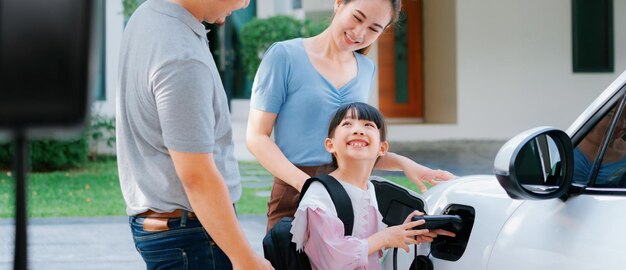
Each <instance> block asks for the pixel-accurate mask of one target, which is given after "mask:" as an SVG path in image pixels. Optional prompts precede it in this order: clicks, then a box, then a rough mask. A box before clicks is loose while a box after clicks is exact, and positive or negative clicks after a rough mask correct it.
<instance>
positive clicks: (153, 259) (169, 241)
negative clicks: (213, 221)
mask: <svg viewBox="0 0 626 270" xmlns="http://www.w3.org/2000/svg"><path fill="white" fill-rule="evenodd" d="M144 220H145V218H143V217H135V216H131V217H129V223H130V228H131V231H132V234H133V240H134V241H135V248H136V249H137V251H139V254H140V255H141V257H142V258H143V260H144V262H145V263H146V269H155V270H156V269H159V270H160V269H163V270H165V269H167V270H170V269H177V270H178V269H180V270H193V269H232V268H233V266H232V264H231V263H230V260H229V259H228V257H227V256H226V254H224V252H223V251H222V250H221V249H220V247H218V246H217V245H216V244H215V242H214V241H213V239H211V236H209V234H208V233H207V232H206V231H205V230H204V228H203V227H202V224H200V221H199V220H198V219H191V218H187V217H186V216H184V217H182V218H170V219H169V221H168V227H169V230H167V231H162V232H146V231H144V230H143V222H144Z"/></svg>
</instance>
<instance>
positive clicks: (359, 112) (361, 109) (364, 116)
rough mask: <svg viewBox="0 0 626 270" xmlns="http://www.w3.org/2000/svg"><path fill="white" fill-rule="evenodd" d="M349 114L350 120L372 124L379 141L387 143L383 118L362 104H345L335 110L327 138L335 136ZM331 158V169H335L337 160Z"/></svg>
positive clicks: (373, 109)
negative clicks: (375, 127)
mask: <svg viewBox="0 0 626 270" xmlns="http://www.w3.org/2000/svg"><path fill="white" fill-rule="evenodd" d="M349 113H350V117H351V118H352V119H356V120H367V121H372V122H374V124H376V126H377V127H378V132H379V133H380V141H381V142H384V141H387V124H386V123H385V118H384V117H383V115H382V114H381V113H380V112H379V111H378V110H377V109H376V108H374V107H373V106H371V105H369V104H367V103H363V102H354V103H349V104H345V105H343V106H341V107H339V109H337V112H335V115H334V116H333V118H331V120H330V125H329V126H328V138H332V137H333V136H334V135H335V130H336V129H337V127H338V126H339V125H340V124H341V121H343V119H345V118H346V116H348V114H349ZM331 156H332V157H333V163H332V165H331V166H332V167H331V168H333V169H334V168H337V159H336V158H335V156H334V155H331Z"/></svg>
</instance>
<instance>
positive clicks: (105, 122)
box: [0, 115, 115, 171]
mask: <svg viewBox="0 0 626 270" xmlns="http://www.w3.org/2000/svg"><path fill="white" fill-rule="evenodd" d="M99 143H102V144H105V145H106V146H107V147H110V148H114V147H115V118H111V117H109V118H107V117H102V116H98V115H95V116H93V117H92V119H91V122H90V125H89V126H88V127H87V128H85V130H84V131H83V133H82V136H80V138H77V139H74V140H67V141H60V140H35V141H31V142H29V143H28V152H29V157H30V158H29V162H30V164H29V165H30V169H31V170H33V171H54V170H63V169H69V168H76V167H80V166H82V165H84V164H85V162H86V161H87V159H88V158H91V159H95V158H96V157H97V153H96V152H95V149H90V148H93V146H94V145H96V144H99ZM90 144H91V147H90ZM12 159H13V145H12V144H11V143H1V144H0V168H2V169H8V168H10V167H11V165H12V162H13V161H12Z"/></svg>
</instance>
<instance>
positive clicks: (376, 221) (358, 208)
mask: <svg viewBox="0 0 626 270" xmlns="http://www.w3.org/2000/svg"><path fill="white" fill-rule="evenodd" d="M339 183H341V185H342V186H343V187H344V189H345V190H346V192H347V193H348V196H350V201H351V202H352V208H353V211H354V226H353V229H352V235H351V236H344V228H343V223H342V222H341V220H340V219H339V217H337V210H336V209H335V206H334V204H333V202H332V200H331V199H330V195H329V194H328V192H327V191H326V188H324V186H323V185H322V184H321V183H319V182H313V183H312V184H311V186H310V187H309V189H308V190H307V192H306V193H305V194H304V197H303V198H302V201H301V202H300V205H299V206H298V210H297V211H296V214H295V218H294V220H293V222H292V227H291V233H292V234H293V238H292V242H294V243H296V246H297V248H298V250H302V249H304V252H305V253H306V254H307V256H308V257H309V260H310V262H311V266H312V268H313V270H316V269H324V270H333V269H341V270H343V269H381V265H380V256H381V252H376V253H374V254H372V255H371V256H368V255H367V250H368V242H367V238H368V237H369V236H371V235H372V234H374V233H376V232H378V231H380V230H383V229H384V228H385V227H387V225H385V224H384V223H383V222H382V216H381V214H380V212H379V211H378V202H377V201H376V193H375V191H374V185H372V183H371V182H368V183H367V190H363V189H360V188H358V187H356V186H354V185H351V184H348V183H346V182H343V181H339Z"/></svg>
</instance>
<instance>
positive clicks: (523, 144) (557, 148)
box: [494, 127, 574, 200]
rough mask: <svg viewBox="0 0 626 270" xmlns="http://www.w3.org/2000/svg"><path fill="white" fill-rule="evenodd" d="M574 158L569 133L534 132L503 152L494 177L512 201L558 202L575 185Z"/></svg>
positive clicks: (509, 144)
mask: <svg viewBox="0 0 626 270" xmlns="http://www.w3.org/2000/svg"><path fill="white" fill-rule="evenodd" d="M573 156H574V152H573V147H572V141H571V140H570V138H569V136H568V135H567V133H565V132H563V131H561V130H559V129H555V128H550V127H539V128H534V129H531V130H528V131H525V132H523V133H521V134H519V135H517V136H515V137H513V138H512V139H510V140H509V141H508V142H506V143H505V144H504V145H503V146H502V148H500V151H498V154H497V155H496V159H495V162H494V174H495V175H496V178H497V179H498V182H500V185H501V186H502V187H503V188H504V189H505V191H506V192H507V194H508V195H509V196H510V197H511V198H513V199H534V200H544V199H552V198H558V197H560V196H562V195H563V194H565V192H567V190H568V189H569V186H570V184H571V182H572V175H573V164H574V158H573Z"/></svg>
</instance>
